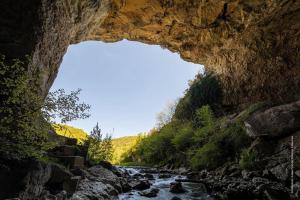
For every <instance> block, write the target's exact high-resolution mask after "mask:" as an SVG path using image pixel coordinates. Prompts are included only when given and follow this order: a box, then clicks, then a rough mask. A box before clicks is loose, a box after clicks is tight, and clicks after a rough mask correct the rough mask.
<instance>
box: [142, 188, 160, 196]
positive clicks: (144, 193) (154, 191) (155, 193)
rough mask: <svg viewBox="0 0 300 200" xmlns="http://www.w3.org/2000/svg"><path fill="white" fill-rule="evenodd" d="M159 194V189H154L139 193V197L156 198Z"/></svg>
mask: <svg viewBox="0 0 300 200" xmlns="http://www.w3.org/2000/svg"><path fill="white" fill-rule="evenodd" d="M158 192H159V189H158V188H152V189H149V190H145V191H143V192H139V195H141V196H145V197H156V196H157V193H158Z"/></svg>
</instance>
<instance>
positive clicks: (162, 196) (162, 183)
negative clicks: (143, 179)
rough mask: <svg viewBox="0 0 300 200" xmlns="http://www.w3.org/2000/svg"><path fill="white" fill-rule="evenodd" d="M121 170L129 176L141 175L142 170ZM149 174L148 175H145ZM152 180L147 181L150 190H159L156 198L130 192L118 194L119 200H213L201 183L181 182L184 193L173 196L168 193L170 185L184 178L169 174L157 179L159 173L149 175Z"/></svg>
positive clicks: (126, 168) (124, 168)
mask: <svg viewBox="0 0 300 200" xmlns="http://www.w3.org/2000/svg"><path fill="white" fill-rule="evenodd" d="M121 169H122V170H127V172H128V173H129V175H130V176H134V175H136V174H143V169H142V168H129V167H123V168H121ZM147 174H149V173H147ZM150 174H152V175H153V177H154V179H153V180H149V182H150V183H151V188H150V189H152V188H157V189H159V192H158V193H157V196H156V197H144V196H141V195H140V194H139V192H140V191H135V190H132V191H130V192H127V193H123V194H120V195H119V197H118V199H119V200H171V199H172V198H173V197H179V198H180V199H181V200H213V198H212V197H210V196H209V195H208V194H207V192H206V188H205V186H204V185H203V184H201V183H192V182H182V186H183V188H184V189H185V190H186V192H184V193H180V194H174V193H171V192H170V183H172V182H175V181H176V179H186V176H182V175H176V174H170V175H171V177H168V178H159V173H150Z"/></svg>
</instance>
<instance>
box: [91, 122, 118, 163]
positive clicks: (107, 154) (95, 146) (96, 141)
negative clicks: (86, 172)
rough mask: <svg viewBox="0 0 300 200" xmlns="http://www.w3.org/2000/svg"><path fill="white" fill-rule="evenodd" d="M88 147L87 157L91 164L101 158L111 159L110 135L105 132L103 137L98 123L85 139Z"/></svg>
mask: <svg viewBox="0 0 300 200" xmlns="http://www.w3.org/2000/svg"><path fill="white" fill-rule="evenodd" d="M86 144H87V145H88V146H89V148H88V158H89V160H90V161H91V162H92V163H93V164H97V163H99V162H100V161H102V160H106V161H108V160H111V158H112V153H113V152H112V142H111V136H109V135H108V134H106V136H105V137H104V138H103V134H102V133H101V129H100V128H99V125H98V123H97V125H96V126H95V127H94V128H93V130H92V131H91V134H90V136H89V137H88V139H87V140H86Z"/></svg>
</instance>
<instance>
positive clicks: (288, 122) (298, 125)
mask: <svg viewBox="0 0 300 200" xmlns="http://www.w3.org/2000/svg"><path fill="white" fill-rule="evenodd" d="M245 126H246V131H247V134H248V135H249V136H250V137H254V138H255V137H260V136H267V137H271V138H275V137H285V136H288V135H290V134H292V133H294V132H296V131H297V130H299V129H300V101H296V102H293V103H289V104H286V105H280V106H276V107H272V108H269V109H267V110H265V111H258V112H256V113H254V114H253V115H252V116H250V118H249V119H248V120H247V121H246V122H245Z"/></svg>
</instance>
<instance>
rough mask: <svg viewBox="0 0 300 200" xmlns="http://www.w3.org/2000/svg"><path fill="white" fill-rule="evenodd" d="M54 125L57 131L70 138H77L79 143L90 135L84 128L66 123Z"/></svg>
mask: <svg viewBox="0 0 300 200" xmlns="http://www.w3.org/2000/svg"><path fill="white" fill-rule="evenodd" d="M52 127H53V128H54V129H55V132H56V133H57V134H58V135H62V136H65V137H69V138H76V139H77V140H78V143H83V141H84V140H85V139H86V138H87V135H88V134H87V133H86V132H84V130H82V129H79V128H75V127H73V126H69V125H65V124H59V125H52Z"/></svg>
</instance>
